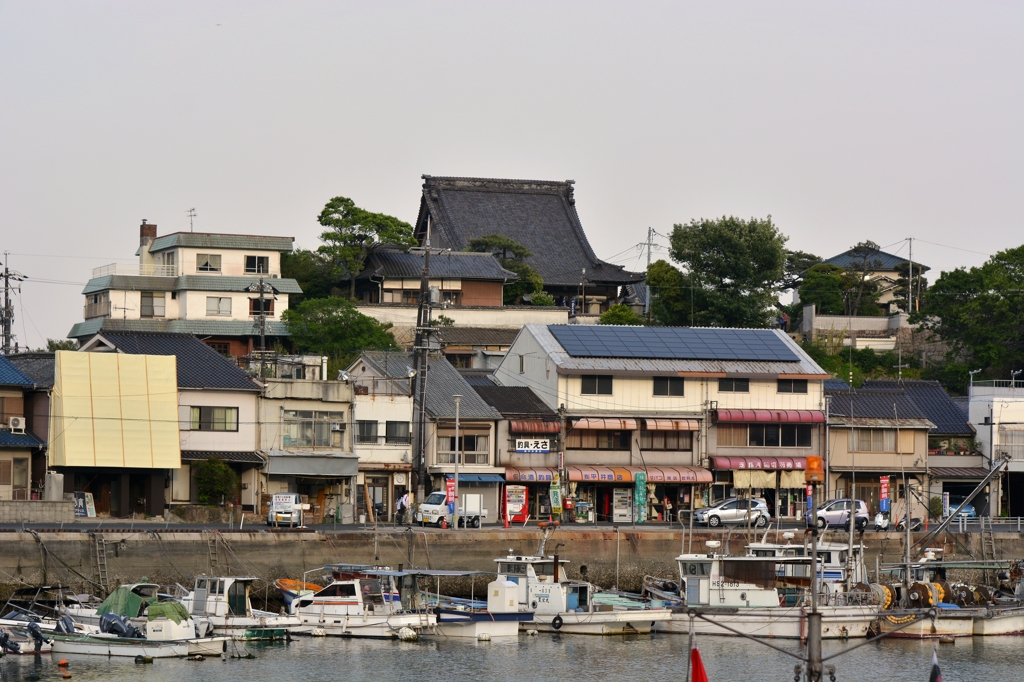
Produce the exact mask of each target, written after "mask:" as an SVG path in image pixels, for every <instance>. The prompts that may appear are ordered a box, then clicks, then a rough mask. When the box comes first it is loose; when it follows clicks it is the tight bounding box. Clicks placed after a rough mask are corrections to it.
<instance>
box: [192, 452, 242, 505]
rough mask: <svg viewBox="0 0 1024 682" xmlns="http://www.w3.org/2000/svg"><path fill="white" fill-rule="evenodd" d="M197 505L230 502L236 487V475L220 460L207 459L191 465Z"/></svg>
mask: <svg viewBox="0 0 1024 682" xmlns="http://www.w3.org/2000/svg"><path fill="white" fill-rule="evenodd" d="M192 471H193V473H195V477H196V491H197V496H198V498H199V504H220V503H221V500H223V501H225V502H231V501H233V500H234V498H235V489H236V488H237V487H238V474H236V473H235V470H234V469H232V468H231V467H230V466H229V465H228V464H227V463H226V462H225V461H224V460H222V459H208V460H206V461H204V462H199V463H198V464H193V465H192Z"/></svg>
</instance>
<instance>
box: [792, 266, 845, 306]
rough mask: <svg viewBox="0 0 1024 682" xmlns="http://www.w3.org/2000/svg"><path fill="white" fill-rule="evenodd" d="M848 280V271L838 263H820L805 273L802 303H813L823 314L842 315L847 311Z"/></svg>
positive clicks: (800, 291)
mask: <svg viewBox="0 0 1024 682" xmlns="http://www.w3.org/2000/svg"><path fill="white" fill-rule="evenodd" d="M848 280H849V277H848V276H847V274H846V271H845V270H843V269H842V268H841V267H839V266H838V265H831V264H829V263H818V264H817V265H815V266H814V267H812V268H811V269H809V270H807V272H806V273H805V274H804V281H803V283H802V284H801V285H800V289H799V294H800V303H801V304H803V305H810V304H812V303H813V304H814V306H815V307H816V309H817V312H818V313H819V314H821V315H842V314H844V313H845V312H846V298H847V296H846V289H847V284H848Z"/></svg>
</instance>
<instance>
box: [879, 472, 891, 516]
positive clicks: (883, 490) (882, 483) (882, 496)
mask: <svg viewBox="0 0 1024 682" xmlns="http://www.w3.org/2000/svg"><path fill="white" fill-rule="evenodd" d="M878 482H879V486H878V509H879V511H883V512H887V511H889V476H882V477H881V478H880V479H879V480H878Z"/></svg>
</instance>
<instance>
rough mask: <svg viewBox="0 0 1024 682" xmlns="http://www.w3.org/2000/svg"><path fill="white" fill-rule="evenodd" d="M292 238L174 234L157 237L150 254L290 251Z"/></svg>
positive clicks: (198, 233) (202, 233)
mask: <svg viewBox="0 0 1024 682" xmlns="http://www.w3.org/2000/svg"><path fill="white" fill-rule="evenodd" d="M293 241H295V238H294V237H266V236H263V235H255V234H211V233H206V232H174V233H171V234H165V235H163V236H162V237H157V238H156V239H154V240H153V243H152V244H151V245H150V247H149V251H150V253H153V252H156V251H163V250H164V249H173V248H175V247H179V246H187V247H192V248H199V249H249V250H252V251H291V250H292V242H293Z"/></svg>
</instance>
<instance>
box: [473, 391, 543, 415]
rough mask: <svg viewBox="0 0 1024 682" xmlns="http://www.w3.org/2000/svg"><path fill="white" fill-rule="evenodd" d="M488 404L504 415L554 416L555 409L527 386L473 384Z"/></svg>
mask: <svg viewBox="0 0 1024 682" xmlns="http://www.w3.org/2000/svg"><path fill="white" fill-rule="evenodd" d="M473 388H474V389H475V390H476V392H477V393H479V394H480V397H481V398H483V399H484V400H485V401H486V402H487V404H488V405H490V406H491V407H493V408H494V409H496V410H497V411H498V412H501V414H502V415H503V416H505V417H515V416H531V417H554V416H555V411H554V410H552V409H551V408H550V407H548V406H547V405H546V404H545V403H544V401H543V400H541V399H540V398H539V397H538V396H537V394H536V393H534V392H533V389H531V388H529V387H527V386H496V385H494V384H492V385H490V386H473Z"/></svg>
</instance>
